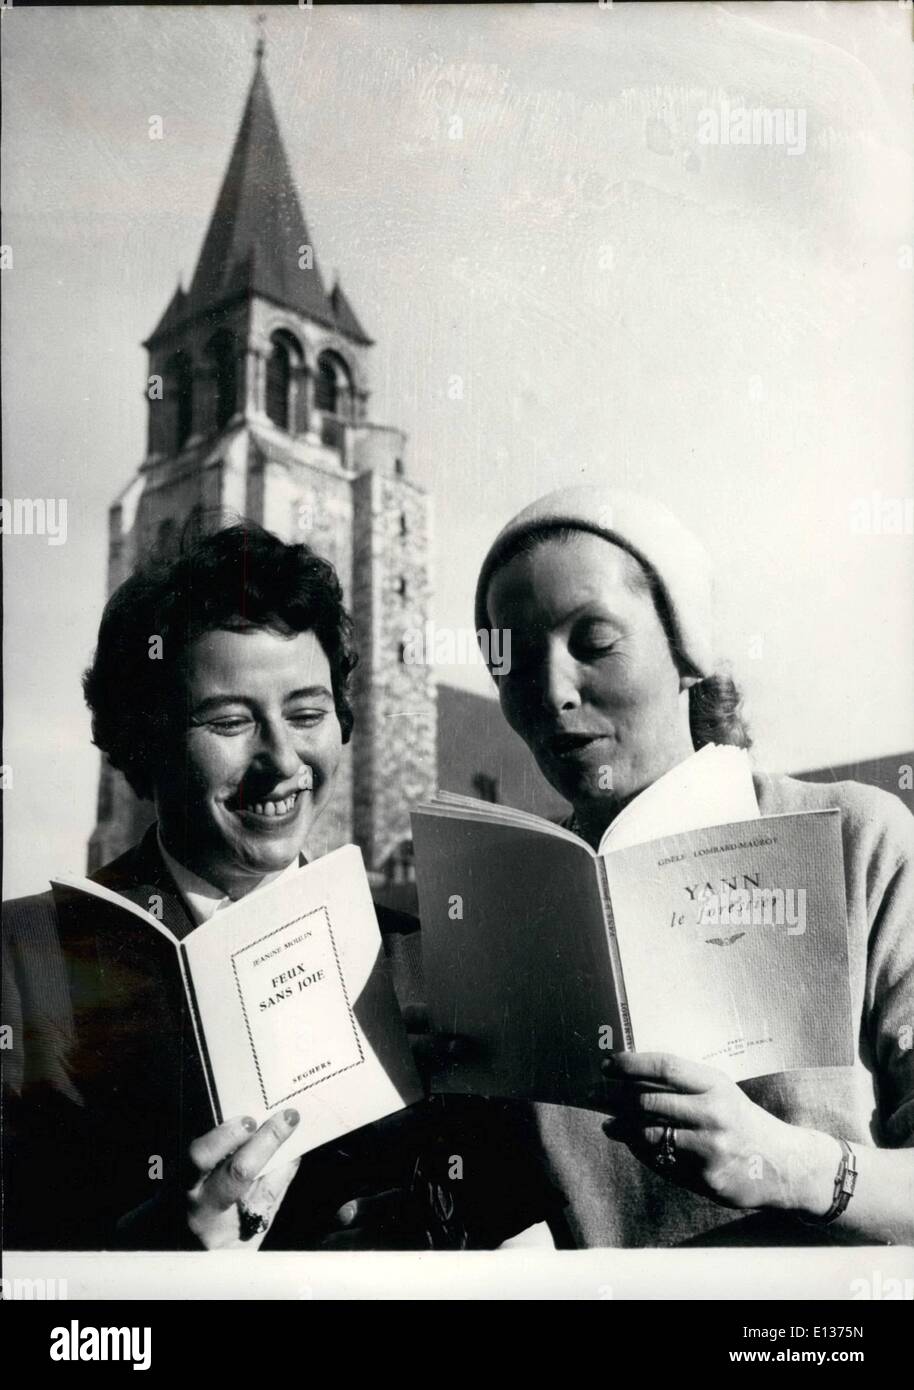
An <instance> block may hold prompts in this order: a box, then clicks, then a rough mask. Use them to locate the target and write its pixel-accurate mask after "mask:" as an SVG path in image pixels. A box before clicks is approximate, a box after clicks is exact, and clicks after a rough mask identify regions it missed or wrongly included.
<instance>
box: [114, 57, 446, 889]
mask: <svg viewBox="0 0 914 1390" xmlns="http://www.w3.org/2000/svg"><path fill="white" fill-rule="evenodd" d="M144 346H145V347H146V348H147V350H148V353H149V370H148V381H147V391H146V394H147V397H148V406H149V419H148V437H147V450H146V457H145V459H144V460H143V463H142V464H141V466H140V468H139V470H138V472H137V474H136V476H135V477H134V479H133V480H132V482H130V483H129V484H128V486H127V487H126V489H125V490H124V491H123V492H122V493H121V495H120V497H119V498H118V499H117V501H116V502H115V503H114V505H113V506H112V507H111V508H110V512H109V555H108V592H109V594H110V593H111V592H113V590H114V589H115V588H116V587H117V586H118V585H119V584H120V583H121V582H122V581H123V580H124V579H125V578H126V577H127V575H128V574H129V573H130V571H131V569H132V568H133V566H134V564H135V562H136V561H137V559H138V558H140V556H141V555H142V554H143V553H144V552H146V551H148V550H149V549H150V548H151V547H153V546H158V547H159V548H160V549H164V550H167V549H168V548H169V547H170V546H171V545H173V544H176V543H177V539H178V537H179V535H180V533H181V530H182V527H183V526H184V524H185V522H186V521H187V520H188V518H190V517H191V516H192V515H194V514H195V513H196V514H199V515H200V516H202V517H211V516H213V515H218V514H220V513H222V514H224V515H226V516H228V517H230V518H231V519H237V518H238V517H246V518H248V519H250V520H252V521H256V522H258V523H259V524H260V525H262V526H265V527H266V528H267V529H268V530H270V531H273V532H275V534H276V535H278V536H280V537H281V538H282V539H283V540H285V541H304V542H306V543H307V544H308V545H310V546H311V547H312V548H313V549H314V550H316V551H317V552H318V553H319V554H321V555H323V556H325V557H326V558H327V559H329V560H331V561H332V562H333V564H334V566H335V567H336V570H337V573H338V574H339V576H340V580H341V582H342V584H343V588H344V591H345V595H346V601H347V606H348V608H349V610H350V612H351V613H352V616H353V620H354V624H355V640H356V648H357V650H358V652H359V657H360V660H359V665H358V666H357V668H356V672H355V674H354V677H353V692H354V700H353V704H354V709H355V718H356V724H355V730H354V733H353V737H352V740H351V742H350V743H349V745H347V747H346V748H345V749H344V754H343V760H342V762H341V764H340V769H339V772H338V775H337V784H336V791H335V794H334V798H333V800H332V802H331V804H330V806H328V808H327V810H326V811H325V812H324V815H323V817H322V819H321V820H320V821H319V822H318V825H317V826H316V827H315V839H314V840H313V841H312V842H311V844H310V846H309V850H310V852H311V853H312V854H317V853H322V852H324V851H326V850H328V849H332V848H334V847H335V846H337V845H340V844H343V843H346V842H347V841H350V840H355V842H356V843H357V844H359V845H360V846H361V848H362V851H363V853H364V855H365V861H366V865H367V867H368V869H369V871H370V872H371V873H372V874H373V876H374V877H375V878H376V879H378V880H380V879H382V878H383V877H384V876H385V875H386V876H387V877H388V878H390V877H391V875H392V874H393V872H394V870H395V868H396V866H399V865H402V864H403V863H408V858H409V856H408V846H407V842H408V839H409V833H410V832H409V807H410V805H411V804H413V803H414V802H415V801H417V800H419V799H421V798H422V797H424V796H427V795H428V794H429V793H430V792H432V791H433V790H434V788H435V785H436V704H435V686H434V682H433V677H432V673H431V670H430V668H429V667H428V666H422V665H415V664H410V663H409V662H406V661H404V646H403V634H404V633H405V632H407V631H412V630H417V629H418V630H420V631H424V630H425V623H426V621H427V620H428V618H429V617H430V612H431V607H430V605H431V584H430V575H429V550H430V534H429V528H430V519H431V518H430V504H429V499H428V497H427V495H426V494H425V492H424V491H423V489H422V488H420V487H419V486H418V484H417V483H415V482H414V481H413V480H412V478H411V477H410V475H409V470H408V468H407V465H406V436H405V435H404V434H403V432H402V431H401V430H399V429H397V428H395V427H393V426H390V425H379V424H376V423H373V422H372V421H371V420H370V408H369V402H370V352H371V347H372V340H371V338H370V337H369V336H368V334H367V333H366V331H365V329H364V328H363V326H362V324H361V322H360V321H359V318H358V316H357V314H356V312H355V310H354V309H353V307H352V305H351V304H350V302H349V300H348V299H347V297H346V295H345V293H344V291H343V289H342V286H341V285H340V284H339V282H336V283H334V284H333V285H332V287H331V288H330V289H329V290H328V289H327V287H326V282H325V281H324V278H323V276H322V274H321V270H320V267H319V264H318V259H317V254H316V251H315V248H314V245H313V243H312V241H311V238H310V236H309V233H308V229H307V226H306V224H305V219H304V216H303V213H302V209H301V204H300V202H299V198H298V194H297V191H296V188H295V185H294V182H293V180H292V175H291V172H290V169H289V164H288V160H287V158H286V153H285V150H284V148H283V143H282V138H281V136H280V132H279V127H278V125H277V121H276V116H275V114H274V110H273V104H272V100H271V97H270V92H269V88H268V86H267V79H266V75H265V72H264V64H263V41H262V40H261V41H260V42H259V43H258V46H257V61H256V69H255V72H254V76H253V80H252V83H251V87H250V91H249V93H248V98H247V103H246V106H245V110H244V115H243V117H242V121H241V126H240V128H239V131H238V134H237V137H236V139H235V144H234V148H233V150H232V153H231V157H230V160H229V165H228V169H227V172H226V175H225V178H224V180H223V183H222V188H221V190H220V193H219V196H218V199H217V202H216V207H215V211H214V213H213V216H212V219H211V221H210V224H209V228H208V230H207V232H206V236H205V238H204V241H203V246H202V250H201V252H200V257H199V260H198V263H197V267H196V270H195V271H194V275H193V278H192V280H191V282H190V285H189V288H188V289H187V290H184V289H183V288H182V287H181V286H180V285H179V286H178V288H177V289H176V290H175V293H174V294H173V296H172V298H171V301H170V302H169V304H168V306H167V308H166V310H165V312H164V314H163V315H162V317H161V319H160V320H159V323H158V324H157V326H156V328H155V329H154V330H153V332H152V333H151V334H150V336H149V338H148V339H147V340H146V342H145V344H144ZM152 819H153V811H152V808H151V806H150V805H149V803H145V802H144V803H141V802H139V801H137V799H136V798H135V797H134V796H133V794H132V793H131V791H130V789H129V787H128V786H127V784H126V781H125V780H124V778H123V777H122V776H121V775H120V774H119V773H116V772H114V771H113V769H111V768H110V767H109V766H108V765H107V764H105V765H103V768H102V773H101V780H100V786H99V797H98V819H97V824H96V828H95V831H94V833H93V835H92V838H91V840H90V844H89V869H90V871H92V870H93V869H95V868H97V867H98V866H99V865H101V864H103V863H105V862H107V861H108V860H109V859H111V858H112V857H114V856H115V855H117V854H119V853H121V852H122V851H123V850H124V849H126V848H127V847H128V846H129V845H130V844H132V843H133V842H134V841H135V840H136V839H137V838H138V835H139V833H140V832H141V831H142V830H143V828H144V827H145V826H146V825H147V824H148V823H149V822H150V821H151V820H152Z"/></svg>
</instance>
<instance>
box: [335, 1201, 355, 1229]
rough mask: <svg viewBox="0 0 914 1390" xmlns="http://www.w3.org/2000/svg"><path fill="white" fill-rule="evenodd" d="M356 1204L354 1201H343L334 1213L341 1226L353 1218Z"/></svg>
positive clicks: (346, 1224) (347, 1223)
mask: <svg viewBox="0 0 914 1390" xmlns="http://www.w3.org/2000/svg"><path fill="white" fill-rule="evenodd" d="M357 1211H358V1205H357V1203H355V1202H344V1203H343V1205H342V1206H341V1207H340V1209H339V1211H338V1212H337V1214H336V1219H337V1221H338V1222H339V1223H340V1225H341V1226H348V1225H349V1224H350V1222H352V1221H354V1220H355V1217H356V1212H357Z"/></svg>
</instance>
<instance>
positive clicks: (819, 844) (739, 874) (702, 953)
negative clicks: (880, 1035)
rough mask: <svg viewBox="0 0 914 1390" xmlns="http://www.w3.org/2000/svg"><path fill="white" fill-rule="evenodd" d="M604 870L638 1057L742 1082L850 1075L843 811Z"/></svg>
mask: <svg viewBox="0 0 914 1390" xmlns="http://www.w3.org/2000/svg"><path fill="white" fill-rule="evenodd" d="M604 863H605V866H606V874H607V878H608V882H609V892H610V897H611V900H612V911H613V919H614V922H615V927H616V933H617V936H618V941H619V950H620V953H621V957H622V968H623V971H624V975H625V987H626V992H627V996H628V1006H629V1010H630V1014H631V1022H632V1027H633V1031H634V1043H635V1047H636V1048H637V1049H638V1051H644V1052H655V1051H660V1052H672V1053H675V1054H677V1055H679V1056H682V1057H690V1058H692V1059H694V1060H695V1061H701V1062H707V1063H709V1064H711V1065H713V1066H715V1067H719V1068H720V1069H721V1070H722V1071H724V1072H726V1073H727V1075H728V1076H730V1077H732V1078H733V1080H734V1081H744V1080H746V1079H748V1078H749V1077H753V1076H762V1075H765V1074H767V1073H769V1072H780V1071H791V1070H793V1069H795V1068H802V1067H827V1066H849V1065H850V1064H851V1063H852V1061H853V1058H854V1048H855V1039H854V1036H853V1029H852V1025H851V1001H850V983H849V973H848V950H847V911H846V904H845V895H844V872H843V858H842V846H841V816H840V812H839V811H817V812H809V813H806V814H802V815H792V816H766V817H761V818H759V819H757V820H752V821H746V822H741V823H737V824H730V825H718V826H713V827H710V828H705V829H701V830H694V831H690V832H688V833H687V834H683V835H673V836H668V837H666V838H664V839H662V840H657V841H654V842H653V843H651V844H649V845H638V846H635V847H633V848H630V849H626V850H622V851H620V852H618V853H615V854H607V855H605V856H604Z"/></svg>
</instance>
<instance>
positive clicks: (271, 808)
mask: <svg viewBox="0 0 914 1390" xmlns="http://www.w3.org/2000/svg"><path fill="white" fill-rule="evenodd" d="M307 794H308V792H306V791H294V792H289V793H287V794H286V796H284V797H279V798H277V797H272V798H269V797H265V798H264V800H263V801H246V800H244V799H243V798H242V797H241V796H236V797H233V798H232V799H231V800H230V801H227V802H226V803H225V804H226V806H227V807H228V809H229V810H230V811H232V812H233V813H234V814H235V815H236V816H240V817H241V819H242V820H247V821H252V822H258V823H261V824H274V825H276V824H284V823H285V822H287V821H290V820H291V819H292V818H293V817H294V815H295V812H296V810H297V809H298V803H299V801H300V800H301V799H302V797H303V796H306V795H307Z"/></svg>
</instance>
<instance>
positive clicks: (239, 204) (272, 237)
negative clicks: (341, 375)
mask: <svg viewBox="0 0 914 1390" xmlns="http://www.w3.org/2000/svg"><path fill="white" fill-rule="evenodd" d="M302 247H309V248H310V249H311V268H310V269H308V270H306V269H303V268H302V266H301V265H300V263H299V262H300V259H301V258H302V254H303V253H302V249H301V248H302ZM239 292H240V293H244V292H248V293H251V294H259V295H262V296H263V297H264V298H266V299H270V300H272V301H273V302H274V303H276V304H281V305H283V306H284V307H285V308H289V309H293V310H294V311H295V312H297V313H300V314H303V315H305V316H306V317H307V318H310V319H314V320H316V321H317V322H318V323H321V324H325V325H326V326H327V327H329V328H337V329H338V331H339V332H341V333H345V334H346V335H347V336H349V337H353V338H355V339H356V340H357V341H359V342H363V343H369V342H370V341H371V340H370V339H369V338H368V337H367V335H366V333H365V330H364V329H363V328H362V327H361V325H360V324H359V321H358V318H357V317H356V315H355V313H354V311H353V309H352V307H351V305H350V304H349V303H348V301H347V300H346V298H345V296H343V294H342V291H341V290H340V291H339V293H338V297H337V305H334V303H333V300H332V296H331V295H328V293H327V290H326V288H325V286H324V281H323V279H322V277H321V272H320V267H319V265H318V262H317V256H316V254H315V253H314V243H313V242H312V240H311V237H310V235H309V232H308V228H307V225H306V223H305V218H304V214H303V213H302V209H301V204H300V202H299V199H298V193H297V192H296V188H295V183H294V181H293V179H292V173H291V170H290V168H289V161H288V159H287V157H286V152H285V148H284V146H283V142H282V136H281V135H280V132H279V125H278V123H277V120H276V115H275V112H274V110H273V102H272V99H271V97H270V91H269V87H268V86H267V80H266V76H265V74H264V70H263V45H262V42H259V43H258V46H257V61H256V67H255V71H254V77H253V80H252V82H251V87H250V91H249V92H248V99H247V103H246V105H245V108H244V115H243V116H242V119H241V125H240V127H239V130H238V134H237V136H236V137H235V144H234V147H233V149H232V154H231V158H230V160H229V165H228V169H227V171H226V175H225V178H224V180H223V183H222V188H221V189H220V191H219V197H218V198H217V200H216V206H215V209H214V211H213V215H212V218H211V219H210V224H209V228H208V230H207V233H206V236H205V238H204V241H203V247H202V250H201V252H200V258H199V260H198V262H197V268H196V270H195V272H194V277H193V280H192V281H191V284H190V289H189V290H188V291H187V293H186V294H184V293H183V291H180V290H179V295H180V299H179V295H175V296H174V298H173V299H172V301H171V303H170V304H169V306H168V308H167V309H166V311H165V314H164V316H163V317H162V319H161V321H160V322H159V324H158V325H157V327H156V329H155V331H154V332H153V333H152V335H151V337H150V338H149V339H148V343H151V342H153V341H154V340H155V339H156V338H158V337H160V336H161V335H162V334H163V333H164V332H166V331H168V330H170V329H172V328H174V327H175V326H176V324H177V323H178V322H179V321H180V320H184V319H187V318H190V317H192V316H196V315H198V314H200V313H204V312H206V311H207V310H209V309H212V308H215V307H216V306H217V305H218V304H221V303H223V302H225V301H226V300H227V299H229V298H233V297H234V296H235V295H237V294H238V293H239Z"/></svg>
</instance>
